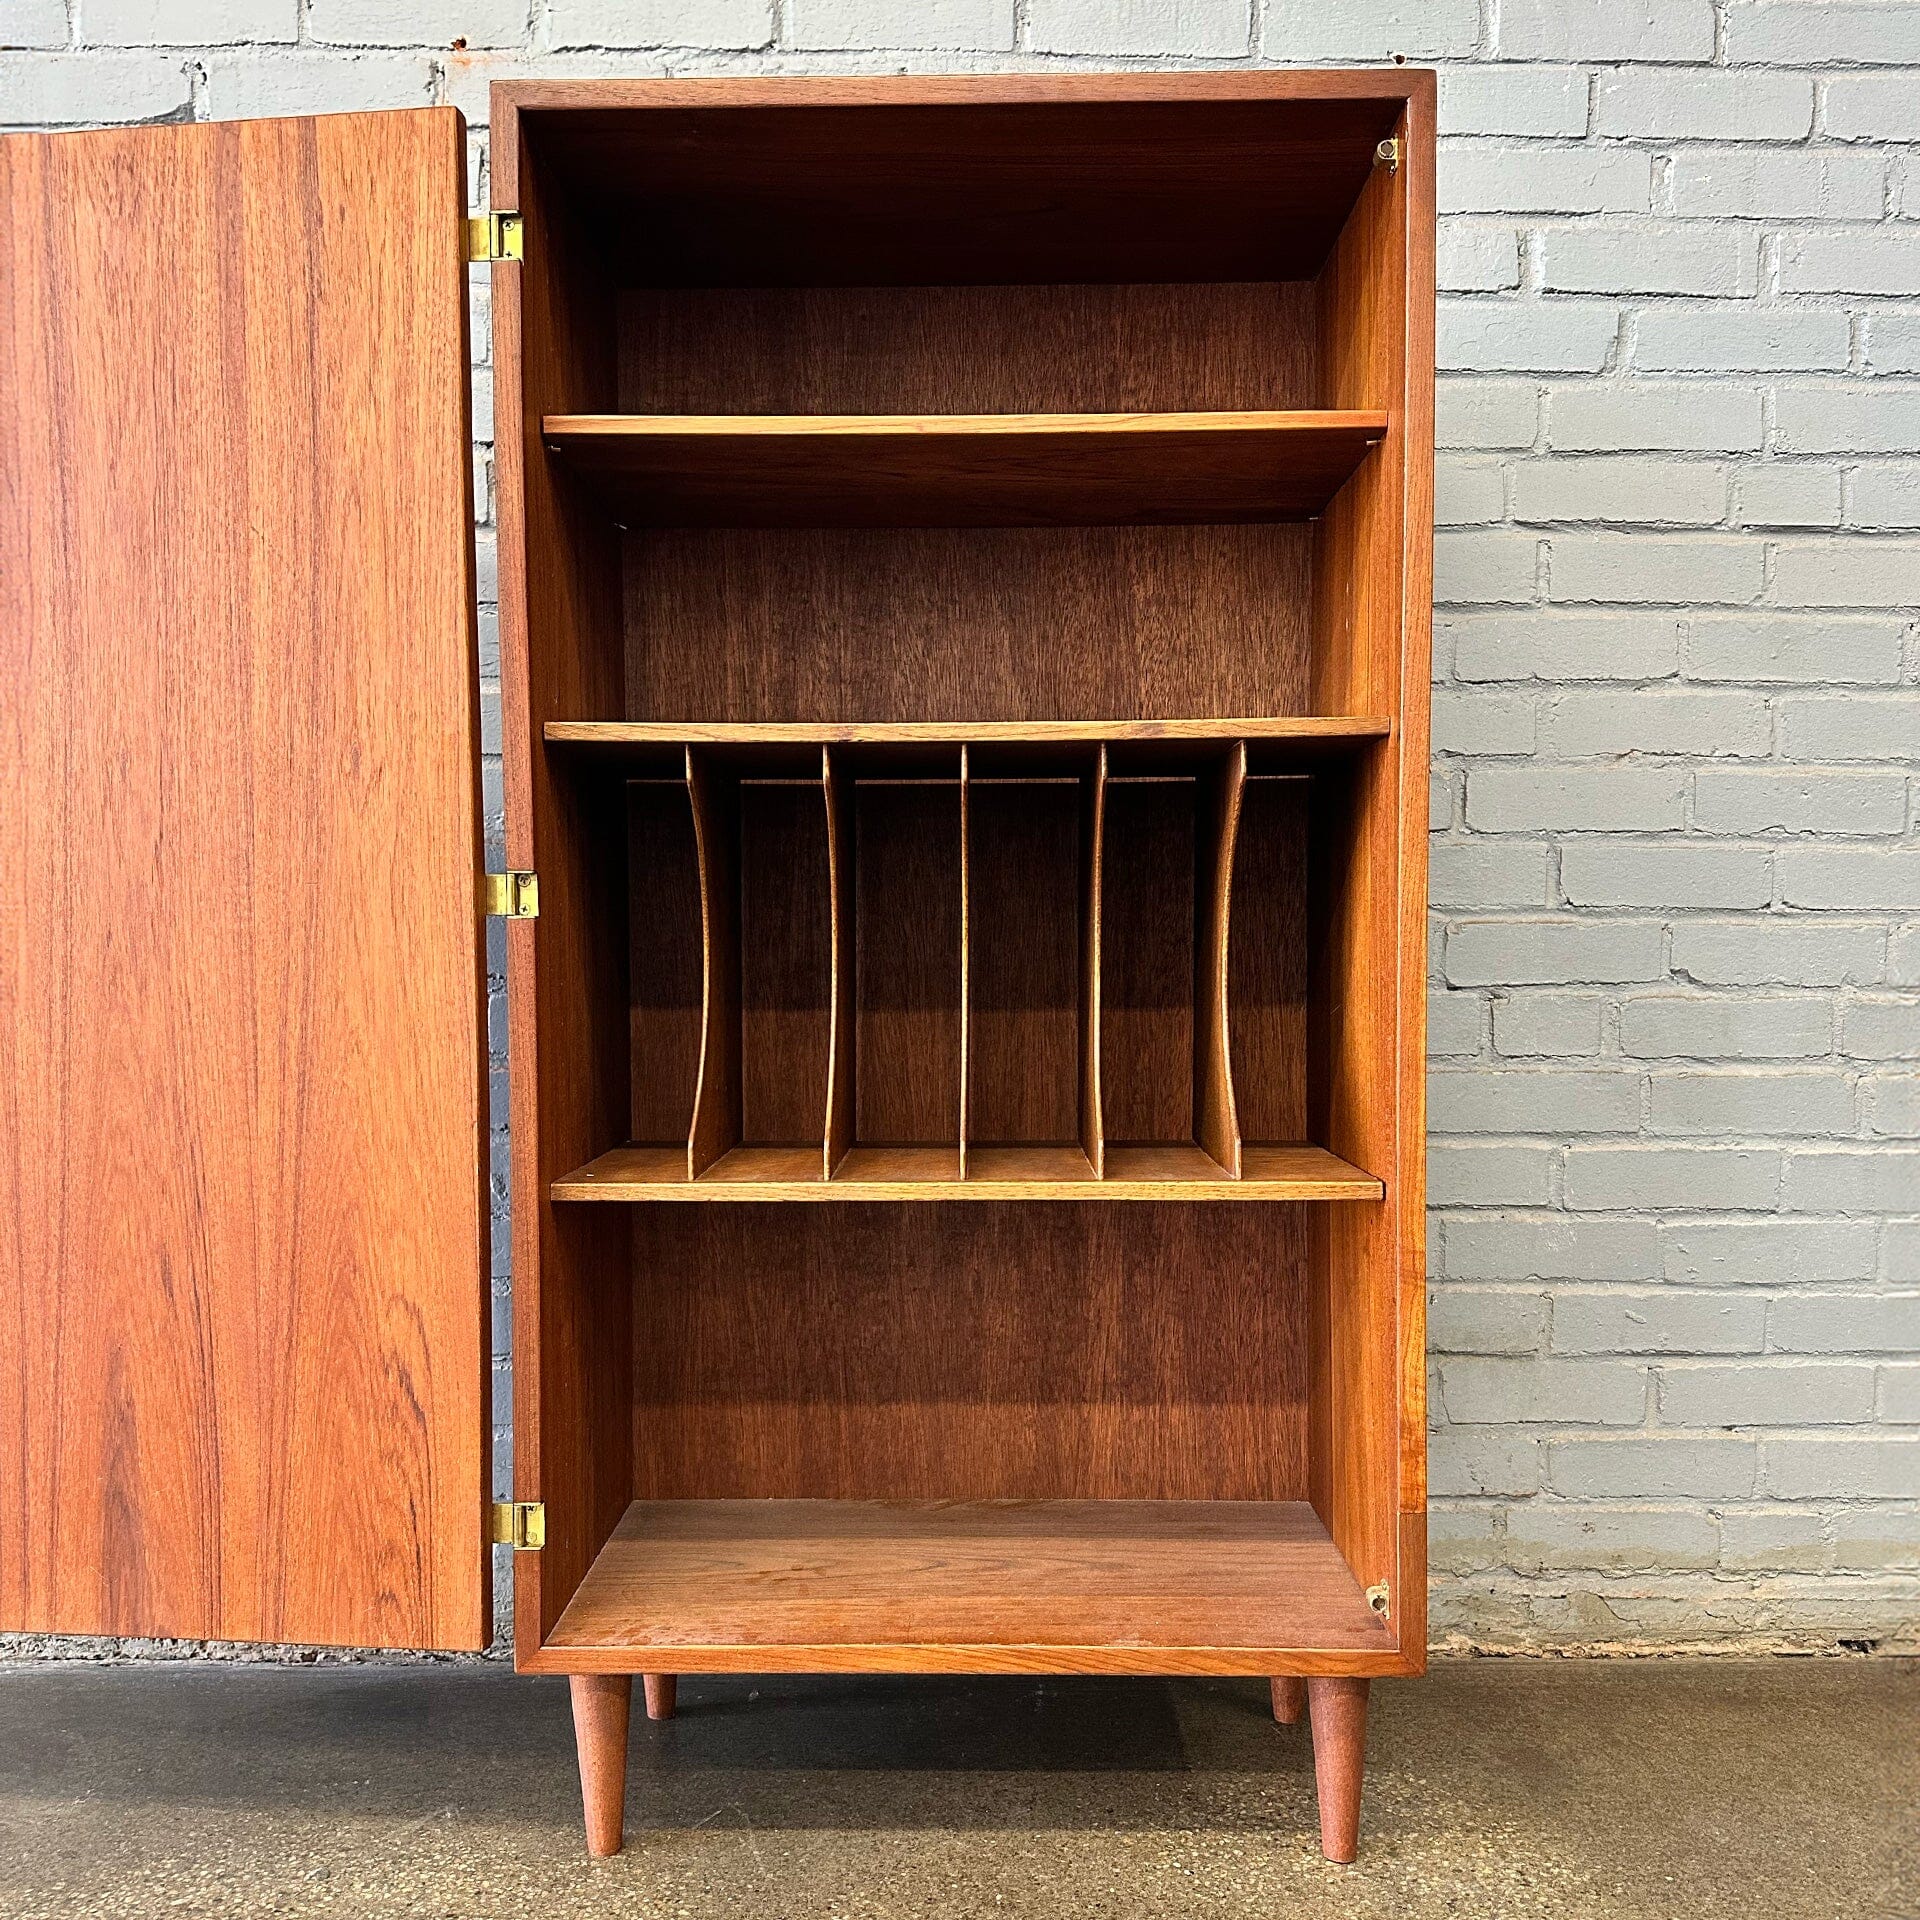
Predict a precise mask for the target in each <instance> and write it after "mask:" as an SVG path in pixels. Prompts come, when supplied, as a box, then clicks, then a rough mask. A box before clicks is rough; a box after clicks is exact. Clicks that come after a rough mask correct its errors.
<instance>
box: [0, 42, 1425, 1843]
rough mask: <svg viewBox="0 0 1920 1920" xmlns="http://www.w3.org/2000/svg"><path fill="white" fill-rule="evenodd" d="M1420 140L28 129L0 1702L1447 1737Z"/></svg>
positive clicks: (763, 110) (1219, 111)
mask: <svg viewBox="0 0 1920 1920" xmlns="http://www.w3.org/2000/svg"><path fill="white" fill-rule="evenodd" d="M1432 144H1433V82H1432V78H1431V76H1430V75H1428V74H1425V73H1419V72H1413V71H1409V70H1404V69H1401V70H1392V71H1386V72H1380V73H1371V72H1342V73H1304V72H1286V73H1236V74H1231V75H1226V74H1183V75H1180V76H1177V77H1170V76H1149V75H1138V74H1125V75H1103V76H1096V77H1074V78H1059V77H1054V76H1032V75H1029V76H1021V77H1007V78H940V79H884V80H847V81H838V80H831V81H830V80H793V81H788V80H765V81H758V80H756V81H727V82H718V81H714V82H707V81H696V82H666V81H645V82H633V83H624V82H621V83H606V84H600V83H595V84H574V83H528V84H520V83H515V84H511V85H503V86H500V87H498V88H496V90H495V94H494V102H493V117H492V156H493V157H492V169H493V171H492V189H493V203H494V206H495V208H496V209H497V212H496V215H495V216H494V218H493V219H492V220H491V221H490V222H489V221H481V222H479V223H477V225H478V229H479V233H480V236H481V238H482V240H483V241H490V243H491V244H490V247H488V248H483V251H491V252H493V253H494V254H495V255H497V256H498V257H496V259H495V263H494V265H493V268H492V276H493V302H492V315H493V356H494V365H495V376H494V378H495V396H496V398H495V422H496V434H495V439H496V461H497V482H498V520H499V606H500V654H501V667H500V672H501V680H502V684H503V688H504V700H503V704H504V741H503V756H504V763H505V771H506V792H505V813H506V839H507V854H508V862H509V865H510V867H511V869H512V870H513V875H514V876H526V877H525V878H517V877H516V878H509V879H507V880H503V881H500V882H498V883H497V884H495V885H494V886H491V887H484V888H483V886H482V884H481V880H482V872H481V869H482V853H481V849H482V836H481V800H480V789H479V767H480V754H481V727H480V717H479V710H478V694H477V691H476V687H477V675H476V672H475V646H476V624H475V612H474V599H475V592H474V590H475V577H474V548H473V542H472V536H471V531H470V511H471V491H470V475H469V464H470V463H469V438H470V434H469V419H468V374H467V369H468V364H469V354H468V339H467V317H466V316H467V302H466V293H467V285H466V282H467V261H468V248H469V245H470V244H471V242H472V239H473V234H472V232H471V231H470V227H469V222H468V220H467V217H466V215H465V179H464V172H465V161H464V138H463V130H462V127H461V123H460V120H459V117H458V116H457V115H456V114H455V113H453V112H452V111H450V110H444V109H442V110H428V111H420V112H396V113H385V114H364V115H348V116H342V117H338V118H325V119H318V120H285V121H272V122H255V123H239V124H230V125H218V126H177V127H175V126H169V127H157V128H144V129H138V130H132V131H110V132H100V133H82V134H71V135H55V136H18V137H14V138H10V139H7V140H6V141H4V142H0V206H3V208H4V214H5V221H4V228H3V229H0V369H3V370H4V380H5V388H6V393H7V401H6V404H5V406H4V408H0V646H3V647H4V673H5V679H4V709H5V721H4V725H0V815H3V816H4V817H5V819H6V820H7V822H8V825H9V837H10V853H11V856H12V859H11V869H12V870H11V873H10V875H9V882H8V885H7V887H6V889H5V893H4V907H3V908H0V926H4V942H3V943H0V1038H3V1039H4V1044H5V1047H6V1050H7V1056H8V1060H9V1066H8V1069H7V1074H6V1083H5V1097H4V1099H0V1179H3V1180H4V1194H3V1195H0V1199H3V1200H4V1204H3V1205H0V1250H3V1258H4V1270H3V1272H0V1476H3V1477H0V1627H4V1628H9V1629H25V1630H29V1631H36V1632H41V1631H52V1632H64V1633H111V1634H137V1635H168V1636H186V1637H194V1638H228V1639H254V1640H270V1641H277V1640H284V1641H304V1642H326V1643H335V1644H347V1645H369V1646H385V1647H401V1646H404V1647H446V1648H462V1647H465V1648H477V1647H481V1646H483V1645H485V1644H486V1642H487V1640H488V1638H489V1626H490V1617H491V1607H490V1595H489V1587H488V1578H489V1559H490V1554H489V1538H490V1534H491V1533H492V1532H493V1530H494V1529H495V1528H497V1527H500V1526H501V1525H502V1524H503V1522H502V1519H501V1516H500V1515H499V1514H497V1513H496V1512H495V1510H494V1509H493V1508H492V1505H491V1503H490V1502H489V1499H488V1493H489V1486H488V1461H489V1438H488V1430H489V1418H488V1393H487V1371H488V1339H487V1314H488V1307H487V1296H488V1285H489V1273H490V1253H489V1247H488V1168H487V1144H488V1141H487V1097H486V1083H487V1057H488V1056H487V1045H486V1035H485V1025H484V1021H485V1012H484V1010H485V998H486V981H485V964H486V963H485V958H484V953H485V942H484V937H483V936H484V931H485V929H484V921H483V915H484V912H485V911H486V909H487V907H488V905H489V904H490V903H492V904H495V905H498V906H503V907H504V908H505V909H507V910H508V912H509V913H510V916H511V917H510V918H509V921H508V925H507V927H506V933H505V938H506V947H507V955H508V1008H509V1028H510V1033H509V1039H510V1051H511V1065H512V1075H511V1080H512V1087H511V1110H512V1200H513V1222H514V1226H513V1242H514V1244H513V1262H512V1266H513V1275H514V1325H513V1359H514V1367H513V1390H514V1426H515V1441H516V1453H515V1462H514V1475H515V1492H516V1495H517V1500H516V1502H515V1503H513V1504H512V1505H511V1506H510V1507H509V1508H508V1509H507V1510H506V1514H505V1521H504V1527H505V1531H506V1532H507V1533H508V1534H509V1535H511V1536H512V1537H513V1538H514V1539H515V1541H516V1544H518V1545H520V1546H521V1547H523V1548H524V1551H522V1552H521V1553H520V1554H519V1555H518V1556H517V1558H516V1560H515V1574H516V1579H515V1642H516V1651H517V1656H518V1660H519V1664H520V1666H521V1668H522V1669H523V1670H526V1671H529V1672H535V1673H564V1674H568V1675H570V1676H573V1686H574V1701H575V1711H576V1721H577V1725H578V1729H579V1736H580V1752H581V1769H582V1776H583V1783H584V1788H585V1795H586V1802H587V1813H588V1829H589V1842H590V1844H591V1845H592V1846H593V1848H594V1849H595V1850H596V1851H611V1850H612V1849H613V1848H615V1847H617V1846H618V1845H619V1840H620V1824H621V1805H622V1798H623V1770H624V1740H625V1733H626V1726H627V1702H628V1692H629V1687H630V1683H631V1676H632V1675H633V1674H634V1673H636V1672H640V1673H644V1674H645V1675H647V1676H648V1681H649V1687H648V1693H649V1699H650V1703H651V1704H652V1706H653V1707H654V1709H655V1711H657V1712H667V1711H670V1710H671V1701H672V1681H673V1676H675V1675H677V1674H679V1673H683V1672H715V1671H731V1670H744V1671H749V1672H755V1671H765V1672H774V1671H842V1672H845V1671H855V1670H862V1671H865V1670H879V1671H893V1672H964V1673H1010V1672H1039V1673H1118V1674H1171V1675H1179V1674H1247V1675H1265V1676H1268V1677H1270V1678H1271V1679H1272V1680H1273V1683H1274V1703H1275V1709H1276V1712H1277V1713H1279V1715H1280V1716H1281V1717H1282V1718H1297V1717H1298V1715H1299V1713H1300V1711H1301V1710H1302V1697H1303V1694H1304V1696H1305V1697H1306V1698H1307V1699H1309V1700H1310V1702H1311V1712H1312V1720H1313V1732H1314V1739H1315V1748H1316V1756H1317V1762H1318V1767H1319V1775H1320V1787H1321V1799H1322V1825H1323V1841H1324V1844H1325V1846H1326V1848H1327V1851H1328V1852H1329V1853H1330V1854H1331V1855H1333V1856H1334V1857H1336V1858H1350V1857H1351V1855H1352V1851H1353V1847H1354V1836H1355V1830H1356V1823H1357V1819H1358V1807H1359V1791H1360V1760H1361V1741H1362V1732H1363V1727H1364V1718H1365V1699H1366V1687H1367V1683H1368V1680H1369V1678H1370V1677H1371V1676H1374V1675H1382V1674H1408V1673H1414V1672H1417V1671H1418V1670H1419V1669H1420V1668H1421V1666H1422V1664H1423V1661H1424V1637H1425V1636H1424V1627H1425V1591H1424V1589H1425V1582H1424V1561H1423V1543H1424V1452H1423V1418H1424V1416H1423V1346H1424V1341H1423V1314H1422V1307H1423V1300H1422V1284H1423V1264H1424V1263H1423V1247H1422V1198H1423V1170H1422V1133H1423V1121H1422V1034H1423V1026H1422V985H1423V974H1424V964H1423V909H1424V898H1425V860H1424V848H1425V814H1426V806H1427V677H1428V648H1427V627H1428V612H1429V599H1430V577H1429V576H1430V551H1431V534H1430V521H1431V513H1430V471H1431V437H1432V430H1431V416H1432V342H1431V325H1432V295H1433V264H1432V225H1433V189H1432V177H1433V176H1432V166H1433V152H1432Z"/></svg>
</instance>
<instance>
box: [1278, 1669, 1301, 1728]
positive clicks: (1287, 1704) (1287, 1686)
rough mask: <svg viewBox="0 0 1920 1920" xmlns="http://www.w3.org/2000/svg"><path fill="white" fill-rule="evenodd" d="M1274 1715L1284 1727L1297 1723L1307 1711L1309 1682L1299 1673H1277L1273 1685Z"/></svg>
mask: <svg viewBox="0 0 1920 1920" xmlns="http://www.w3.org/2000/svg"><path fill="white" fill-rule="evenodd" d="M1271 1696H1272V1700H1273V1717H1274V1718H1275V1719H1276V1720H1277V1721H1279V1723H1280V1724H1281V1725H1282V1726H1283V1727H1291V1726H1294V1725H1296V1724H1297V1723H1298V1722H1299V1721H1300V1720H1302V1719H1303V1718H1305V1716H1306V1711H1307V1683H1306V1681H1305V1679H1304V1678H1302V1676H1301V1675H1299V1674H1297V1673H1282V1674H1276V1675H1274V1677H1273V1681H1272V1686H1271Z"/></svg>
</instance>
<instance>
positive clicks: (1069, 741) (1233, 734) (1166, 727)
mask: <svg viewBox="0 0 1920 1920" xmlns="http://www.w3.org/2000/svg"><path fill="white" fill-rule="evenodd" d="M1392 730H1393V729H1392V722H1390V721H1389V720H1387V719H1386V718H1385V717H1384V716H1382V715H1378V714H1371V715H1365V714H1363V715H1350V714H1284V715H1279V716H1267V717H1262V718H1249V717H1247V716H1239V717H1236V718H1230V719H1223V720H998V721H992V720H974V721H963V722H956V721H951V720H870V721H832V720H705V721H696V720H550V721H548V723H547V725H546V727H545V729H544V737H545V738H546V740H547V741H548V742H549V743H550V744H554V745H562V746H570V747H587V748H594V747H597V748H601V749H603V750H605V751H607V752H609V753H617V752H619V751H621V750H623V749H624V750H630V751H635V752H651V753H656V754H657V753H658V752H659V750H661V749H671V750H672V754H671V758H672V760H673V762H674V763H675V764H677V763H678V760H679V753H678V749H680V748H681V747H683V746H686V745H690V744H692V745H697V744H699V743H701V742H707V743H711V744H718V745H729V746H737V747H741V748H745V749H747V750H749V751H760V750H764V751H766V752H768V753H772V752H775V751H777V750H779V749H782V748H791V747H796V746H816V745H817V746H852V745H868V746H960V745H962V744H963V743H970V744H972V745H973V746H976V747H987V746H991V747H1000V748H1031V749H1034V750H1035V751H1034V754H1033V758H1032V760H1031V761H1030V762H1029V765H1030V767H1031V768H1032V770H1035V771H1038V770H1039V769H1041V768H1042V767H1048V768H1052V769H1056V770H1057V769H1058V768H1061V767H1071V766H1074V765H1075V764H1077V762H1078V761H1079V760H1080V759H1083V758H1084V756H1083V755H1073V754H1070V753H1056V752H1053V751H1052V750H1054V749H1068V748H1072V747H1076V746H1095V745H1098V746H1105V745H1107V744H1109V743H1112V744H1114V745H1115V746H1118V745H1120V744H1122V743H1124V744H1125V746H1126V749H1127V755H1126V757H1127V762H1128V764H1129V766H1130V767H1132V768H1135V769H1138V768H1142V767H1147V766H1150V765H1152V764H1154V762H1155V760H1156V758H1157V750H1160V749H1164V750H1165V751H1166V752H1167V754H1168V756H1169V758H1170V760H1172V761H1173V762H1174V763H1175V764H1178V763H1180V762H1181V761H1182V760H1184V758H1186V757H1187V750H1188V749H1189V748H1195V747H1206V746H1209V745H1219V746H1223V747H1224V746H1229V745H1231V744H1232V743H1233V742H1234V741H1236V740H1244V741H1246V742H1247V748H1248V755H1249V759H1248V765H1249V767H1250V768H1251V769H1252V770H1254V771H1257V772H1272V771H1276V770H1278V769H1279V768H1280V767H1281V766H1282V765H1284V764H1285V762H1286V761H1287V759H1288V758H1289V757H1290V756H1292V755H1294V754H1300V755H1303V756H1308V757H1309V758H1317V757H1319V756H1320V755H1321V754H1322V753H1330V754H1336V755H1337V754H1342V753H1345V752H1348V751H1350V750H1353V749H1356V748H1359V747H1361V746H1363V745H1364V744H1365V743H1366V742H1367V741H1369V740H1375V739H1385V738H1386V736H1387V735H1388V734H1389V733H1391V732H1392ZM659 764H665V763H664V762H660V763H659Z"/></svg>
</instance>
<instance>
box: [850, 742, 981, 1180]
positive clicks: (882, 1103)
mask: <svg viewBox="0 0 1920 1920" xmlns="http://www.w3.org/2000/svg"><path fill="white" fill-rule="evenodd" d="M956 771H957V762H956ZM853 796H854V797H853V838H854V856H853V858H854V907H853V938H854V955H855V958H854V1008H855V1011H854V1043H853V1074H854V1108H855V1118H854V1134H855V1137H856V1139H858V1140H861V1141H867V1142H872V1143H875V1144H884V1145H900V1146H905V1145H938V1144H940V1143H941V1142H944V1141H957V1140H958V1139H959V1137H960V939H961V932H960V787H959V782H958V780H957V779H956V780H954V781H952V782H946V781H924V782H914V783H907V782H893V781H878V780H860V781H856V782H855V783H854V789H853Z"/></svg>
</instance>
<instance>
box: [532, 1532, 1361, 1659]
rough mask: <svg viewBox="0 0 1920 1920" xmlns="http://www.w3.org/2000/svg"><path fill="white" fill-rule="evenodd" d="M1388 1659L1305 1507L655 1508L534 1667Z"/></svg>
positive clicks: (604, 1566)
mask: <svg viewBox="0 0 1920 1920" xmlns="http://www.w3.org/2000/svg"><path fill="white" fill-rule="evenodd" d="M1396 1644H1397V1643H1396V1640H1395V1637H1394V1634H1393V1631H1392V1629H1391V1628H1390V1627H1389V1625H1388V1624H1387V1622H1386V1621H1385V1620H1383V1619H1381V1618H1380V1617H1379V1616H1378V1615H1376V1614H1375V1613H1374V1612H1372V1610H1371V1609H1370V1608H1369V1607H1368V1605H1367V1600H1366V1596H1365V1594H1363V1593H1362V1592H1361V1590H1360V1585H1359V1583H1358V1581H1356V1580H1355V1579H1354V1577H1353V1573H1352V1571H1351V1570H1350V1569H1349V1568H1348V1566H1347V1563H1346V1561H1345V1560H1344V1559H1343V1558H1342V1557H1341V1555H1340V1552H1339V1550H1338V1549H1337V1548H1336V1547H1335V1546H1334V1544H1333V1542H1332V1540H1331V1539H1329V1538H1328V1535H1327V1531H1326V1529H1325V1527H1323V1526H1322V1525H1321V1523H1320V1520H1319V1517H1318V1516H1317V1515H1316V1514H1315V1513H1314V1511H1313V1509H1312V1507H1310V1506H1309V1505H1308V1504H1307V1503H1306V1502H1305V1501H1302V1500H1282V1501H1241V1500H1220V1501H1212V1500H971V1501H958V1500H953V1501H949V1500H932V1501H928V1500H652V1501H636V1502H635V1503H634V1504H633V1505H632V1506H630V1507H628V1509H627V1511H626V1514H625V1515H624V1517H623V1518H622V1519H621V1521H620V1524H619V1526H618V1527H617V1528H616V1529H615V1531H614V1534H613V1537H612V1538H611V1539H610V1540H609V1541H608V1542H607V1544H606V1546H605V1547H603V1548H602V1549H601V1551H600V1554H599V1557H598V1558H597V1559H596V1560H595V1561H594V1563H593V1565H592V1567H591V1568H590V1569H589V1570H588V1572H587V1576H586V1578H585V1579H584V1580H583V1581H582V1582H581V1583H580V1586H579V1589H578V1591H577V1592H576V1593H575V1594H574V1597H573V1599H572V1601H571V1603H570V1604H569V1605H568V1607H567V1609H566V1611H565V1612H564V1613H563V1614H562V1615H561V1616H560V1619H559V1621H558V1623H557V1624H556V1625H555V1627H554V1630H553V1632H552V1633H551V1634H550V1635H549V1636H548V1638H547V1641H546V1644H545V1646H544V1647H543V1648H542V1650H541V1653H542V1657H541V1660H540V1662H539V1664H540V1665H543V1666H547V1667H551V1668H554V1669H557V1670H561V1671H572V1672H611V1673H621V1672H667V1673H672V1672H681V1673H702V1672H705V1673H713V1672H748V1673H778V1672H788V1673H848V1672H873V1673H912V1672H938V1673H1149V1674H1179V1673H1256V1674H1258V1673H1269V1672H1272V1671H1274V1670H1275V1668H1274V1666H1273V1661H1274V1660H1275V1658H1276V1656H1281V1655H1300V1654H1313V1653H1321V1654H1329V1653H1332V1654H1340V1653H1345V1654H1354V1653H1360V1654H1366V1653H1374V1652H1377V1653H1379V1654H1381V1655H1382V1656H1386V1655H1391V1654H1392V1653H1393V1652H1394V1651H1395V1648H1396Z"/></svg>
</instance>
